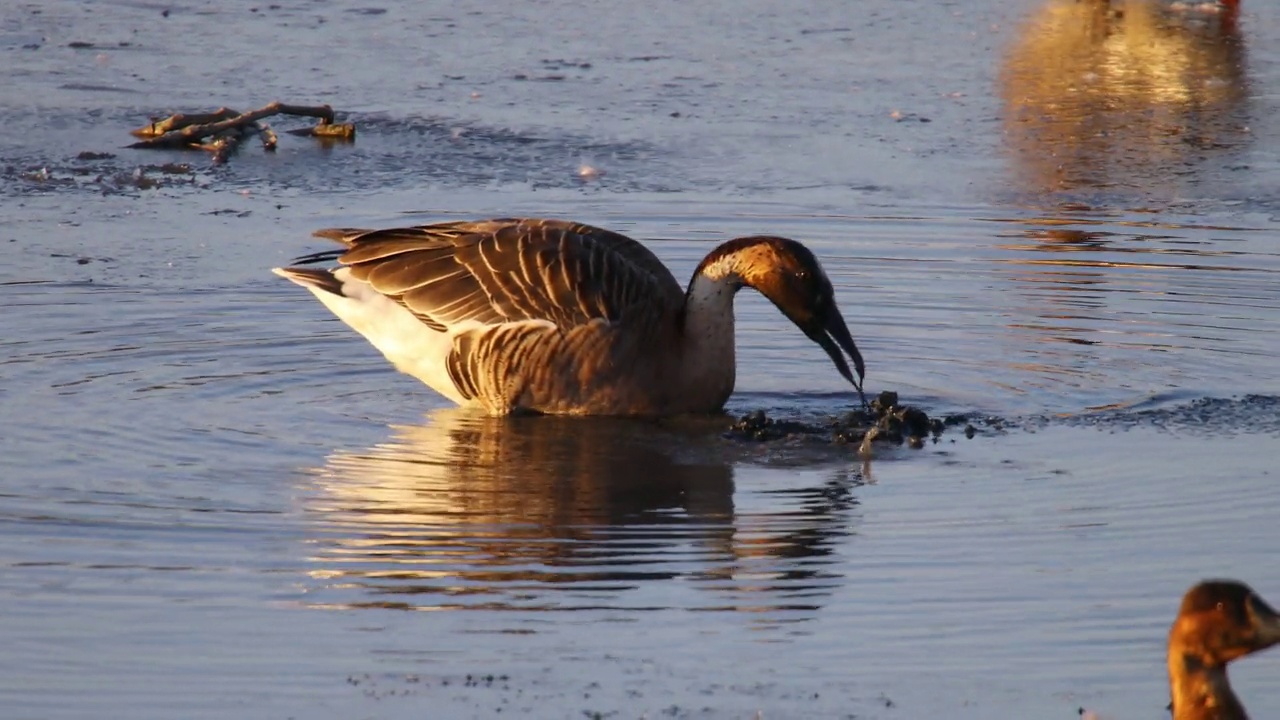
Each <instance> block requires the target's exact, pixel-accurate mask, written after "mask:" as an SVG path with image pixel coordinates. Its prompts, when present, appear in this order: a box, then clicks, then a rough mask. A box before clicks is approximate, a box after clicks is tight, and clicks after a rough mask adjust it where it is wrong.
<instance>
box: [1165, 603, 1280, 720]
mask: <svg viewBox="0 0 1280 720" xmlns="http://www.w3.org/2000/svg"><path fill="white" fill-rule="evenodd" d="M1277 644H1280V614H1277V613H1276V611H1275V610H1274V609H1273V608H1272V607H1271V606H1270V605H1268V604H1267V603H1266V601H1264V600H1263V599H1262V598H1261V597H1258V595H1257V593H1255V592H1254V591H1253V590H1252V589H1250V588H1249V586H1248V585H1245V584H1244V583H1242V582H1239V581H1236V580H1206V581H1204V582H1201V583H1199V584H1198V585H1196V586H1195V587H1193V588H1191V589H1190V590H1188V591H1187V594H1186V595H1185V596H1184V597H1183V599H1182V607H1181V608H1180V609H1179V611H1178V617H1177V619H1176V620H1174V622H1173V626H1172V627H1171V628H1170V629H1169V657H1168V660H1169V685H1170V691H1171V695H1172V700H1173V708H1172V709H1173V720H1245V718H1246V717H1247V716H1246V715H1245V711H1244V706H1243V705H1242V704H1241V703H1240V700H1239V699H1238V698H1237V697H1236V695H1235V693H1234V692H1232V690H1231V685H1230V683H1229V682H1228V681H1227V663H1230V662H1231V661H1232V660H1235V659H1237V658H1240V657H1243V656H1245V655H1248V654H1250V653H1254V652H1257V651H1259V650H1264V649H1266V648H1268V647H1271V646H1273V645H1277Z"/></svg>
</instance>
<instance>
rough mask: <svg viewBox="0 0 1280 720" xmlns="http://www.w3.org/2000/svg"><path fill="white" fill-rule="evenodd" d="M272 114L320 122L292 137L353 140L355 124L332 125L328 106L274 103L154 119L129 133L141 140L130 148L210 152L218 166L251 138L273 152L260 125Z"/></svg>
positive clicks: (269, 134)
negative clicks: (241, 109)
mask: <svg viewBox="0 0 1280 720" xmlns="http://www.w3.org/2000/svg"><path fill="white" fill-rule="evenodd" d="M273 115H293V116H297V117H314V118H318V120H319V122H318V123H317V124H316V125H315V126H314V127H310V128H305V129H302V130H290V131H289V132H290V133H291V134H294V135H303V136H310V137H316V138H323V139H326V140H343V141H347V142H350V141H352V140H354V139H355V134H356V127H355V125H354V124H353V123H340V124H339V123H335V122H334V112H333V108H332V107H330V106H328V105H314V106H313V105H287V104H285V103H282V102H279V101H276V102H273V103H270V104H268V105H264V106H263V107H260V108H258V109H257V110H250V111H249V112H244V113H241V112H237V111H235V110H231V109H229V108H225V107H224V108H219V109H217V110H215V111H213V112H211V113H193V114H190V115H185V114H182V113H178V114H175V115H171V116H169V117H167V118H165V119H163V120H156V119H153V120H152V122H151V123H150V124H149V125H144V126H143V127H140V128H138V129H136V130H132V131H130V132H131V134H132V135H134V136H135V137H139V138H143V139H142V140H140V141H138V142H136V143H133V144H132V145H129V147H131V148H166V149H175V148H200V149H204V150H209V151H211V152H213V154H214V155H213V159H214V162H215V163H221V162H225V161H226V159H227V157H228V156H229V155H230V154H231V153H232V152H234V150H235V148H236V147H237V146H238V145H239V143H240V141H241V140H243V139H244V138H246V137H249V136H251V135H258V136H259V137H260V138H261V140H262V147H263V149H264V150H266V151H268V152H270V151H273V150H275V149H276V144H277V143H278V140H279V139H278V137H277V136H276V133H275V131H274V130H272V129H271V127H270V126H269V125H267V124H266V123H264V122H260V121H261V120H262V119H263V118H268V117H271V116H273Z"/></svg>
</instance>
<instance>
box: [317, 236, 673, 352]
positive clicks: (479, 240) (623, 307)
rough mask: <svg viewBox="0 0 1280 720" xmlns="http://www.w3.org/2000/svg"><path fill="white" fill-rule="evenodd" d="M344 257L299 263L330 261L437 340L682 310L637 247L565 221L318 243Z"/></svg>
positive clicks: (651, 259)
mask: <svg viewBox="0 0 1280 720" xmlns="http://www.w3.org/2000/svg"><path fill="white" fill-rule="evenodd" d="M316 235H318V236H321V237H327V238H331V239H334V240H337V241H339V242H341V243H342V244H344V245H345V246H346V249H345V250H338V251H333V252H328V253H317V254H315V255H311V256H308V257H306V258H301V259H300V260H299V262H303V263H306V262H319V261H326V260H337V261H338V262H339V263H340V264H342V265H346V266H347V267H348V268H350V275H351V277H352V278H353V279H356V280H360V281H363V282H366V283H368V284H369V286H370V287H372V288H373V289H374V290H376V291H377V292H379V293H381V294H383V295H385V296H387V297H389V298H392V299H394V300H395V301H396V302H398V303H400V304H401V305H403V306H404V307H405V308H406V309H408V310H409V311H410V312H412V313H413V314H414V315H415V316H416V317H417V318H418V319H419V320H421V321H422V322H423V323H425V324H427V325H428V326H430V327H431V328H433V329H435V330H438V331H445V330H446V329H448V328H451V327H458V326H460V325H465V324H473V323H474V324H479V325H497V324H503V323H512V322H521V321H542V322H549V323H552V324H554V325H556V326H558V327H560V328H562V329H564V328H568V327H573V326H577V325H582V324H585V323H589V322H591V321H592V320H597V319H603V320H608V321H617V320H619V319H621V318H622V317H623V316H624V315H625V314H626V313H627V311H628V309H631V308H636V307H639V306H648V305H653V304H655V303H659V304H663V303H667V302H674V303H679V302H681V301H682V300H683V291H682V290H681V289H680V285H679V283H678V282H676V279H675V277H674V276H672V274H671V271H670V270H668V269H667V268H666V266H664V265H663V264H662V262H661V261H659V260H658V258H657V257H656V256H655V255H654V254H653V253H652V252H650V251H649V250H648V249H647V248H645V247H644V246H643V245H641V244H640V243H638V242H636V241H635V240H632V239H631V238H628V237H626V236H624V235H620V234H618V233H615V232H610V231H608V230H603V229H601V228H597V227H592V226H590V225H583V224H581V223H574V222H567V221H562V220H542V219H500V220H485V221H480V222H450V223H439V224H433V225H420V226H414V227H405V228H392V229H385V230H358V229H351V228H334V229H329V230H321V231H319V232H317V233H316Z"/></svg>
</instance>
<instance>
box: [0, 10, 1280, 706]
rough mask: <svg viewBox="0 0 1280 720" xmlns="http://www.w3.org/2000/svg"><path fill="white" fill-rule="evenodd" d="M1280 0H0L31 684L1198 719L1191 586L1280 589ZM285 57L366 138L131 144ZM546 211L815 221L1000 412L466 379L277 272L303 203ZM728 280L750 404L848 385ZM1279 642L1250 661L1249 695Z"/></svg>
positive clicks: (8, 479) (893, 313)
mask: <svg viewBox="0 0 1280 720" xmlns="http://www.w3.org/2000/svg"><path fill="white" fill-rule="evenodd" d="M1245 2H1246V3H1248V0H1245ZM166 9H167V10H169V11H170V12H169V14H168V15H163V14H162V12H161V11H162V10H166ZM1278 20H1280V16H1277V15H1276V13H1275V10H1274V9H1273V8H1271V7H1269V6H1267V5H1266V4H1264V3H1249V4H1248V5H1246V6H1245V7H1244V10H1243V14H1242V15H1241V16H1240V18H1238V20H1237V21H1235V22H1230V21H1229V19H1227V18H1223V17H1221V16H1209V15H1191V16H1186V15H1181V16H1179V15H1169V14H1167V13H1163V12H1156V11H1155V10H1153V9H1151V8H1150V7H1149V6H1147V5H1144V4H1139V3H1130V5H1129V7H1128V8H1127V9H1126V10H1125V11H1124V12H1117V11H1116V10H1115V9H1108V8H1105V7H1103V6H1102V4H1100V3H1089V2H1068V1H1066V0H1044V1H1043V2H1042V1H1039V0H1022V1H1020V2H1015V3H994V2H991V3H987V2H979V3H972V4H969V5H966V6H958V5H950V4H919V6H917V5H911V4H902V3H882V2H868V3H864V4H862V5H858V6H857V7H853V6H849V5H847V4H841V3H822V2H815V3H806V4H802V5H799V6H795V7H791V8H789V9H786V10H783V9H781V8H774V7H770V6H767V5H764V4H758V3H748V4H747V5H745V6H743V5H740V4H733V5H729V4H725V3H711V4H709V5H699V6H697V7H687V6H685V5H676V4H666V5H663V4H661V3H660V4H659V5H658V6H653V7H650V8H648V9H647V10H646V11H645V12H643V13H636V12H634V11H629V10H623V9H618V8H613V9H610V10H602V9H601V8H598V7H596V6H594V5H589V4H583V3H575V2H537V3H530V4H526V5H519V6H513V7H509V8H507V7H504V8H502V9H501V11H499V10H496V9H494V8H492V7H491V6H489V5H484V4H465V3H464V4H463V5H457V4H454V5H450V6H448V7H445V6H438V7H437V6H432V5H430V4H428V5H423V6H412V7H408V6H406V7H401V6H394V7H393V6H385V7H382V6H368V5H352V4H348V3H345V2H340V1H334V2H314V3H280V4H263V5H259V4H257V3H249V2H243V3H241V2H233V3H228V4H224V5H220V6H218V7H217V8H201V9H192V8H180V7H173V8H164V7H160V6H156V5H151V4H148V3H111V4H101V3H92V2H83V1H81V2H69V1H65V2H64V1H61V0H60V1H58V2H49V3H39V4H36V3H31V4H20V5H14V6H11V7H8V6H7V7H5V8H3V9H0V53H2V54H3V56H4V58H5V60H6V62H7V63H8V67H10V68H11V76H12V80H13V87H12V88H11V89H10V91H9V96H8V98H7V101H6V102H4V103H0V120H3V122H4V123H5V125H6V127H7V128H10V129H11V131H10V132H7V133H5V134H4V136H3V137H0V190H2V192H0V206H2V207H3V208H4V209H5V213H6V219H7V220H8V223H7V225H6V227H7V231H6V233H5V234H4V235H0V247H5V248H7V249H8V250H9V252H8V254H7V255H6V259H7V263H6V265H5V269H4V270H3V271H0V300H2V302H3V305H4V308H5V309H6V312H4V313H0V330H2V331H3V332H0V408H3V410H4V412H3V413H0V457H2V458H3V461H2V462H0V470H2V472H0V568H2V569H0V607H2V608H3V609H4V612H3V613H0V636H3V637H4V638H5V639H6V640H7V643H6V648H7V649H6V650H4V651H0V670H3V673H2V674H3V676H4V677H5V678H6V679H5V681H3V682H0V704H3V706H4V707H5V708H7V710H6V713H7V715H6V716H12V717H17V718H52V717H58V718H64V717H65V718H73V717H101V716H103V715H104V714H106V715H112V716H115V715H125V716H129V717H138V718H144V717H157V718H160V717H164V718H170V717H226V716H235V717H264V718H265V717H423V716H430V717H492V716H494V715H495V714H497V713H499V712H501V714H502V715H504V716H506V715H516V716H529V717H577V716H581V715H583V714H587V715H591V714H592V713H599V714H600V715H601V716H610V717H641V716H647V717H658V716H672V717H755V716H756V714H757V713H761V714H762V715H763V716H766V717H845V716H848V715H856V716H859V717H973V718H980V717H981V718H987V717H1077V716H1078V715H1077V710H1078V709H1079V708H1081V707H1085V708H1088V709H1091V710H1096V711H1098V712H1100V713H1101V714H1102V716H1103V717H1115V718H1119V717H1149V718H1155V717H1163V716H1164V715H1163V709H1162V708H1163V707H1164V705H1165V703H1166V702H1167V686H1166V680H1165V677H1164V669H1163V667H1164V661H1163V642H1164V635H1165V632H1166V629H1167V626H1168V623H1169V622H1170V620H1171V619H1172V616H1173V613H1174V612H1175V610H1176V606H1177V602H1178V599H1179V596H1180V594H1181V593H1182V591H1183V590H1185V589H1186V587H1187V586H1189V585H1190V584H1192V583H1193V582H1194V581H1196V580H1198V579H1200V578H1201V577H1205V576H1231V577H1239V578H1242V579H1244V580H1246V581H1248V582H1250V583H1251V584H1252V585H1253V586H1254V587H1255V588H1256V589H1257V590H1259V592H1260V593H1261V594H1262V595H1264V596H1267V597H1270V598H1271V599H1272V601H1273V602H1275V601H1276V598H1277V597H1280V572H1278V571H1277V569H1276V566H1275V563H1274V562H1272V557H1271V555H1272V553H1271V550H1270V549H1271V548H1273V547H1275V546H1276V545H1277V544H1278V541H1280V533H1278V532H1277V530H1276V527H1277V525H1276V523H1275V522H1274V519H1273V516H1274V515H1275V512H1276V502H1275V500H1274V498H1273V494H1274V493H1273V492H1272V487H1273V480H1274V478H1273V468H1272V465H1273V463H1272V462H1271V458H1273V457H1274V456H1275V454H1276V452H1277V450H1280V447H1277V437H1280V432H1278V431H1277V420H1276V418H1277V413H1276V405H1277V402H1280V400H1277V398H1280V370H1277V367H1276V363H1275V362H1273V358H1275V357H1277V356H1278V355H1280V343H1278V342H1277V340H1276V338H1277V336H1278V334H1277V330H1280V327H1277V325H1278V324H1280V312H1278V310H1280V290H1277V287H1280V284H1278V283H1277V282H1276V279H1277V278H1276V273H1277V272H1278V271H1280V259H1278V256H1277V250H1276V248H1275V242H1274V241H1275V238H1276V237H1277V235H1278V234H1280V224H1278V223H1277V221H1276V208H1277V206H1276V197H1277V190H1280V155H1278V154H1277V146H1276V145H1275V143H1274V142H1271V141H1270V140H1269V138H1272V137H1275V136H1276V130H1277V127H1276V121H1275V118H1276V117H1277V113H1276V112H1275V110H1276V100H1275V98H1276V97H1277V95H1276V88H1277V87H1280V73H1278V68H1280V64H1278V62H1277V61H1278V60H1280V56H1278V55H1277V54H1276V51H1275V50H1274V49H1273V48H1276V47H1280V37H1278V36H1277V33H1278V28H1280V22H1278ZM73 42H74V43H78V44H79V46H77V47H71V46H70V44H71V43H73ZM86 44H87V45H86ZM273 99H282V100H288V101H295V102H312V101H327V102H331V103H333V104H334V105H335V107H337V108H339V109H340V110H346V111H349V112H350V113H351V115H352V118H353V119H354V120H355V122H357V124H358V125H359V126H360V135H359V137H358V138H357V142H356V143H355V144H354V145H353V146H350V147H335V148H329V149H327V150H323V151H322V150H320V149H317V148H316V147H314V146H312V145H309V144H308V142H307V141H304V140H302V139H299V138H293V137H282V140H281V149H280V151H279V152H278V153H277V154H276V155H275V156H268V155H265V154H263V153H261V152H260V151H259V150H258V149H257V148H246V149H245V150H244V151H242V153H241V154H240V155H238V156H236V157H234V158H233V159H232V160H231V162H230V163H229V164H227V165H226V166H223V167H219V168H213V167H211V166H209V165H208V163H207V159H206V158H204V157H202V156H200V155H198V154H197V155H188V154H180V153H158V154H147V153H144V152H142V151H130V150H123V149H121V147H120V146H121V145H123V144H125V143H126V142H127V141H128V136H127V131H128V129H129V128H131V127H134V126H136V125H139V124H141V123H142V122H144V121H145V119H146V117H147V116H148V115H150V114H157V113H164V112H168V111H171V110H174V109H183V110H192V109H209V108H208V107H206V106H210V105H213V106H216V105H223V104H227V105H233V106H237V107H249V106H253V105H257V104H260V103H265V102H267V101H269V100H273ZM82 151H91V152H96V153H101V152H110V153H112V154H113V157H109V158H103V159H98V160H90V159H82V158H81V157H80V156H79V155H80V153H81V152H82ZM166 162H170V163H175V162H186V163H189V164H190V165H191V169H190V172H178V173H164V172H162V171H160V170H158V169H155V168H150V169H148V167H147V166H150V165H158V164H160V163H166ZM583 164H589V165H592V166H593V167H596V168H597V169H599V170H600V171H602V173H603V174H601V175H599V176H598V177H596V178H594V179H584V178H583V177H582V176H581V175H580V174H579V167H580V166H581V165H583ZM140 168H141V169H140ZM144 177H145V178H155V179H156V180H157V181H158V182H159V183H160V186H159V187H158V188H155V189H147V188H140V187H139V186H140V185H143V186H145V185H147V184H148V183H143V182H139V178H144ZM513 214H535V215H553V216H561V217H570V218H573V219H577V220H582V221H586V222H593V223H597V224H601V225H604V226H607V227H610V228H613V229H617V230H621V231H623V232H627V233H629V234H631V235H633V236H634V237H637V238H639V239H642V240H643V241H645V242H646V243H647V244H648V245H649V246H650V247H652V248H653V249H654V251H655V252H656V253H657V254H658V255H659V256H660V257H661V258H662V259H663V260H664V261H666V262H668V263H669V264H670V266H671V267H672V268H673V269H674V271H675V273H676V275H677V276H678V277H681V278H684V277H687V276H688V275H689V274H690V273H691V272H692V270H693V268H694V266H695V265H696V264H697V262H698V260H699V259H700V258H701V257H702V256H703V255H704V254H705V253H706V252H707V251H708V250H709V249H710V248H711V247H713V246H714V245H715V244H716V243H718V242H720V241H722V240H725V239H728V238H731V237H734V236H738V235H745V234H755V233H764V232H768V233H778V234H784V235H788V236H792V237H796V238H799V239H802V240H803V241H805V242H806V243H808V244H809V245H811V246H812V247H813V248H814V249H815V251H816V252H817V254H818V255H819V256H820V257H821V258H822V259H823V262H824V264H825V266H826V268H827V270H828V272H829V274H830V275H831V277H832V280H833V283H834V284H835V286H836V290H837V295H838V299H839V302H840V304H841V307H842V308H843V309H844V313H845V315H846V317H847V318H848V319H849V320H850V325H851V328H852V330H853V333H854V336H855V337H856V338H857V340H858V343H859V346H860V347H861V348H862V350H863V354H864V355H865V356H866V358H867V364H868V369H869V375H868V389H869V390H871V391H879V390H886V389H887V390H896V391H898V392H899V393H901V394H902V396H903V397H904V399H906V400H907V401H909V402H911V403H913V404H918V405H920V406H922V407H924V408H925V409H926V410H928V411H929V412H930V413H934V414H941V413H947V412H968V413H974V414H977V415H989V416H992V417H993V418H995V420H994V421H992V422H988V423H979V426H980V429H981V432H980V433H979V434H978V435H977V436H976V437H975V438H973V439H966V438H965V437H964V435H963V434H961V433H958V432H954V433H947V434H944V435H943V436H942V438H941V439H940V440H939V441H938V442H937V443H934V444H931V445H929V446H927V447H926V448H925V449H923V450H920V451H912V450H908V449H905V448H903V449H888V450H883V451H881V452H880V453H878V454H877V456H876V457H875V458H873V459H872V460H871V461H870V462H864V461H863V460H861V459H859V458H857V457H855V456H854V455H853V454H852V453H851V452H850V451H849V449H848V448H845V447H840V446H825V445H816V444H812V443H800V442H783V443H774V444H752V443H745V444H743V443H735V442H729V441H727V440H725V439H724V438H722V437H721V432H722V431H723V429H724V427H725V426H726V424H727V419H726V418H724V417H713V418H702V419H679V420H665V421H661V422H652V421H628V420H603V419H596V420H582V419H557V418H509V419H494V418H484V417H478V416H476V415H474V414H471V413H467V412H463V411H459V410H456V409H452V408H447V407H445V402H444V401H443V400H442V399H440V398H438V397H435V396H433V395H431V394H430V393H429V392H428V391H427V390H426V389H425V388H423V387H421V386H420V385H418V384H417V383H416V382H415V381H412V380H410V379H409V378H407V377H404V376H402V375H398V374H396V373H395V372H394V371H393V370H391V369H390V368H388V367H386V365H385V363H384V362H383V360H382V359H381V357H380V356H378V355H377V353H376V351H374V350H373V349H372V348H370V347H369V346H368V345H367V344H366V343H365V342H364V341H363V340H361V339H360V338H359V337H358V336H356V335H355V334H354V333H353V332H351V331H350V330H349V329H347V328H346V327H345V326H343V325H341V324H340V323H339V322H337V321H336V320H334V319H333V318H331V317H329V316H328V315H327V314H326V312H325V311H324V309H323V308H322V307H320V306H319V305H318V304H317V303H316V302H315V301H314V299H313V298H312V297H311V296H310V295H309V294H307V293H304V292H301V291H300V290H299V289H298V288H296V287H295V286H292V285H290V284H288V283H284V282H282V281H280V280H279V279H278V278H276V277H274V276H272V275H271V274H270V273H269V272H268V269H269V268H270V267H272V266H274V265H279V264H282V263H284V262H287V261H288V259H289V258H291V257H293V256H295V255H298V254H302V253H304V252H308V251H311V250H313V249H316V248H318V247H320V244H319V243H320V241H317V240H313V239H310V238H308V234H309V233H310V232H311V231H312V230H313V229H315V228H318V227H326V226H352V225H359V226H377V225H386V224H392V223H408V222H413V223H417V222H427V221H431V220H442V219H455V218H465V217H483V216H493V215H513ZM737 307H738V314H739V323H740V329H739V336H738V345H739V360H740V363H741V365H740V368H739V373H738V378H739V380H738V392H737V394H736V395H735V396H734V397H733V399H732V400H731V401H730V406H729V412H730V413H739V412H745V411H748V410H754V409H760V408H763V409H765V410H767V411H768V412H769V413H770V414H772V415H775V416H788V417H796V418H800V419H805V420H813V421H820V420H822V419H825V418H827V417H829V416H831V415H835V414H838V413H840V412H842V411H844V410H846V409H848V408H849V407H850V406H851V404H852V403H853V402H854V396H853V395H852V393H851V392H850V391H849V388H848V386H847V384H846V383H844V381H843V380H841V378H840V377H839V376H838V375H837V374H836V373H835V372H834V369H833V368H831V367H830V364H829V361H828V360H827V359H826V357H825V355H824V353H822V351H821V350H820V349H818V348H817V347H816V346H814V345H812V344H811V343H809V342H808V341H807V340H806V339H804V337H803V335H802V334H801V333H799V332H797V331H796V330H795V329H794V328H792V327H791V326H790V325H789V324H788V323H787V322H786V321H785V319H783V318H781V317H780V316H779V315H778V314H777V312H776V311H775V310H774V309H773V307H772V306H771V305H770V304H769V303H768V302H767V301H765V300H764V299H763V298H761V297H759V296H756V295H749V294H743V296H742V297H741V298H740V299H739V301H738V306H737ZM463 611H465V612H463ZM1276 662H1277V660H1276V659H1275V658H1274V657H1268V656H1265V655H1264V656H1262V657H1259V658H1250V659H1248V660H1245V661H1243V662H1242V663H1241V664H1240V665H1239V667H1238V668H1236V669H1233V672H1232V677H1233V679H1234V680H1235V682H1236V684H1237V686H1238V689H1239V691H1240V693H1241V695H1242V696H1243V697H1244V699H1245V702H1246V704H1247V705H1248V706H1249V707H1250V708H1251V709H1252V710H1253V712H1254V715H1255V716H1259V717H1266V716H1267V715H1268V714H1269V713H1270V714H1275V712H1277V708H1280V694H1277V693H1275V692H1274V691H1273V689H1272V688H1273V685H1274V683H1269V682H1268V681H1267V679H1268V678H1270V677H1272V676H1274V674H1275V667H1276Z"/></svg>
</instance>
